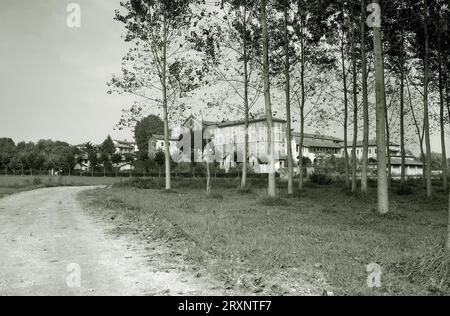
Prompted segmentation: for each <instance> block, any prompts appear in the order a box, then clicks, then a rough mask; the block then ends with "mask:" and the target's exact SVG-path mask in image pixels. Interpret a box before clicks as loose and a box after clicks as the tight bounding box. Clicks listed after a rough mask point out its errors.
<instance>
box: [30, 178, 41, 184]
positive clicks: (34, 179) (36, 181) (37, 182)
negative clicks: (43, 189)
mask: <svg viewBox="0 0 450 316" xmlns="http://www.w3.org/2000/svg"><path fill="white" fill-rule="evenodd" d="M31 183H32V184H33V185H41V184H42V180H41V178H39V177H34V178H33V180H32V182H31Z"/></svg>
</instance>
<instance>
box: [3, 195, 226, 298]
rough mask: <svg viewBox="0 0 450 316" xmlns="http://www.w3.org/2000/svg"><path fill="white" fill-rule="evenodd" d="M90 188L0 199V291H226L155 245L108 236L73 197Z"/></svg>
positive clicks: (55, 292)
mask: <svg viewBox="0 0 450 316" xmlns="http://www.w3.org/2000/svg"><path fill="white" fill-rule="evenodd" d="M90 189H92V188H91V187H60V188H45V189H39V190H35V191H29V192H23V193H19V194H16V195H12V196H9V197H6V198H3V199H0V254H1V256H0V295H181V294H183V295H221V294H224V291H223V288H222V287H221V286H220V285H218V284H217V283H215V282H213V281H210V280H205V279H200V278H196V277H195V276H194V275H193V273H189V272H186V271H182V270H183V269H178V268H179V265H178V266H176V265H175V266H174V265H172V266H170V265H171V263H170V262H161V260H163V259H161V258H160V257H159V256H158V250H159V251H160V250H161V249H158V247H160V246H153V247H151V248H149V247H148V244H144V243H142V242H140V241H139V240H138V239H132V238H131V237H116V236H114V235H113V234H110V233H108V230H110V229H111V227H109V226H108V225H109V224H107V223H104V222H103V221H102V220H100V219H98V218H95V217H92V216H90V215H89V214H88V213H87V212H85V210H83V208H82V206H81V204H80V203H79V202H78V201H77V194H78V193H79V192H81V191H83V190H90ZM155 247H156V248H155ZM149 249H153V250H151V251H149ZM78 272H79V273H78ZM78 285H79V287H78Z"/></svg>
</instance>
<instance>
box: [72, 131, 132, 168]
mask: <svg viewBox="0 0 450 316" xmlns="http://www.w3.org/2000/svg"><path fill="white" fill-rule="evenodd" d="M113 143H114V146H115V147H116V152H115V153H116V154H120V155H122V162H121V163H119V164H117V165H115V166H114V167H116V168H119V170H120V171H131V170H134V166H133V164H131V163H130V162H128V161H126V159H125V158H126V155H127V154H136V152H137V145H136V143H134V142H129V141H127V140H115V139H114V140H113ZM75 147H77V148H78V149H79V150H80V152H81V156H78V157H76V159H77V160H78V158H79V157H81V158H82V161H81V163H80V162H78V163H77V164H76V165H75V167H74V170H76V171H82V172H86V171H89V170H90V168H91V163H90V161H89V159H88V155H87V154H86V146H85V145H84V144H82V145H76V146H75ZM96 147H100V145H97V146H96ZM97 156H98V158H100V153H99V154H98V155H97Z"/></svg>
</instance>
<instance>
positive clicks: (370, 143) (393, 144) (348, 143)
mask: <svg viewBox="0 0 450 316" xmlns="http://www.w3.org/2000/svg"><path fill="white" fill-rule="evenodd" d="M363 144H364V142H363V141H362V140H358V141H357V142H356V147H362V146H363ZM347 146H349V147H350V146H353V142H352V141H350V142H347ZM369 146H377V140H376V139H369ZM390 146H399V145H398V144H396V143H394V142H391V143H390Z"/></svg>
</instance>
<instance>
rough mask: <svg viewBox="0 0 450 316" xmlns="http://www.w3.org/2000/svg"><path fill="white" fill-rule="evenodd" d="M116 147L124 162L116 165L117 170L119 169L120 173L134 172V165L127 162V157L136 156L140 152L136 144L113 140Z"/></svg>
mask: <svg viewBox="0 0 450 316" xmlns="http://www.w3.org/2000/svg"><path fill="white" fill-rule="evenodd" d="M113 142H114V146H115V147H116V154H120V155H122V162H121V163H120V164H118V165H116V166H115V167H116V168H119V170H120V171H132V170H134V164H132V163H130V162H129V161H126V155H128V154H132V155H134V154H136V152H137V151H138V147H137V144H136V143H135V142H129V141H127V140H126V139H125V140H117V139H113Z"/></svg>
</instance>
